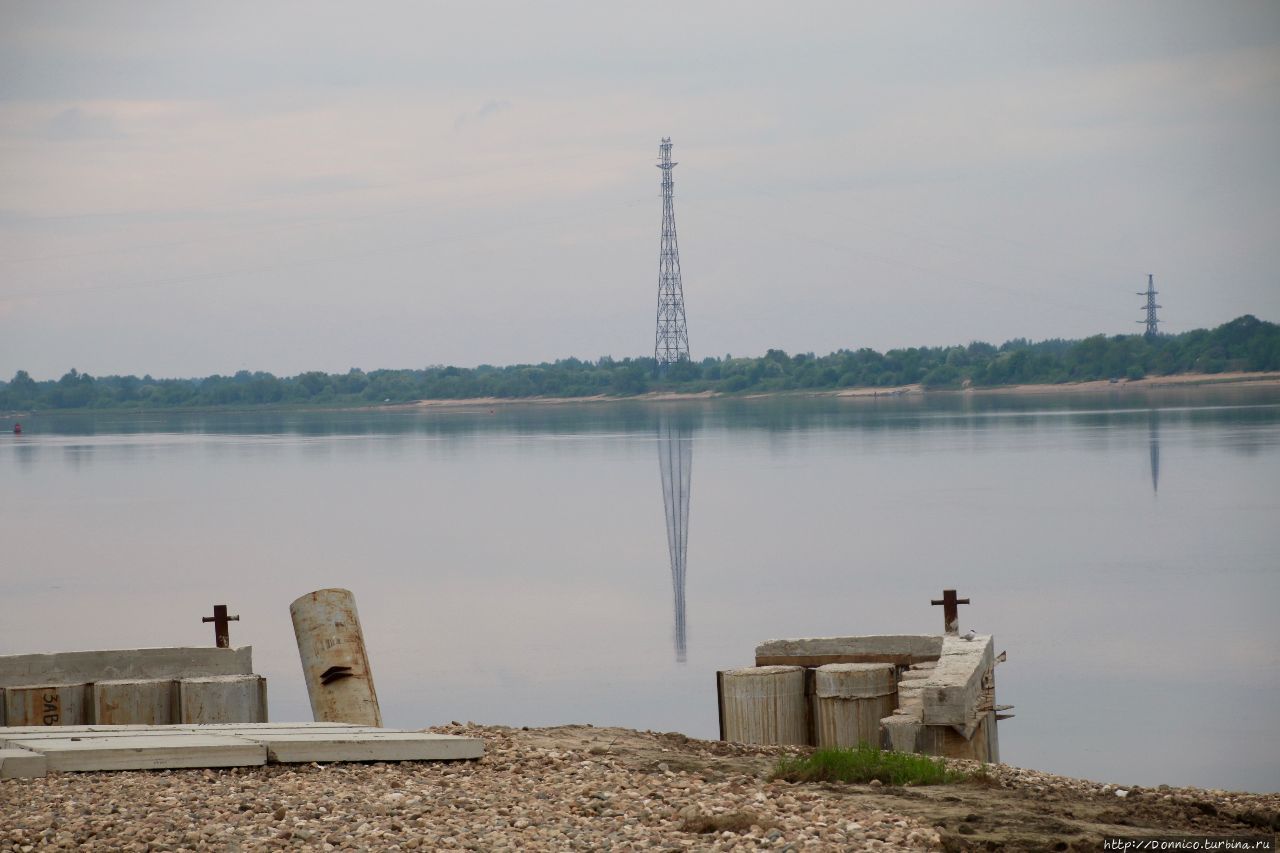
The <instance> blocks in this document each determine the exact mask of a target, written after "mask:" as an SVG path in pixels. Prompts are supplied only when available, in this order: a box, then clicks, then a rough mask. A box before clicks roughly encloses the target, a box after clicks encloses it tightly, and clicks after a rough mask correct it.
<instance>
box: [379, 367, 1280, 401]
mask: <svg viewBox="0 0 1280 853" xmlns="http://www.w3.org/2000/svg"><path fill="white" fill-rule="evenodd" d="M1223 386H1230V387H1232V388H1280V373H1246V372H1243V371H1241V372H1234V373H1179V374H1176V375H1174V376H1149V377H1147V378H1145V379H1121V380H1118V381H1116V382H1112V381H1110V380H1107V379H1097V380H1092V381H1089V382H1063V383H1060V384H1056V385H1054V384H1045V385H1000V386H996V387H991V388H975V387H968V388H963V389H958V390H955V389H953V390H934V391H928V392H926V391H925V390H924V389H923V388H922V387H921V386H920V385H919V384H912V385H899V386H893V387H888V388H839V389H835V390H823V391H770V392H762V393H755V394H742V395H732V394H723V393H720V392H718V391H700V392H698V393H690V394H684V393H677V392H672V391H653V392H650V393H648V394H635V395H632V396H626V397H619V396H612V395H608V394H594V395H592V396H589V397H466V398H462V399H457V400H415V401H414V402H412V403H390V404H386V405H382V406H374V407H372V408H378V409H454V408H467V409H475V408H490V409H492V408H496V407H498V406H511V405H563V404H578V403H620V402H630V403H636V402H639V403H667V402H680V401H691V400H716V399H739V400H760V399H768V398H774V397H837V398H870V399H875V398H881V397H904V396H918V395H922V394H925V393H929V394H1015V395H1038V394H1099V393H1102V392H1111V391H1152V390H1160V389H1167V388H1183V389H1191V388H1207V387H1223Z"/></svg>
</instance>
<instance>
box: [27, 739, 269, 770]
mask: <svg viewBox="0 0 1280 853" xmlns="http://www.w3.org/2000/svg"><path fill="white" fill-rule="evenodd" d="M7 746H9V747H11V748H12V747H18V748H21V749H28V750H31V751H32V752H39V753H40V754H42V755H43V756H44V757H45V759H46V760H47V762H48V764H47V767H48V769H49V770H51V771H57V772H71V771H96V770H161V769H174V768H181V767H254V766H259V765H262V764H266V763H267V750H266V747H264V746H263V745H262V744H260V743H254V742H253V741H250V740H245V739H243V738H238V737H232V736H230V735H199V734H194V733H191V732H182V733H176V732H175V733H173V734H171V735H170V736H169V737H148V736H145V735H144V736H138V737H128V736H122V737H107V738H99V737H93V736H92V735H91V734H90V735H88V736H83V737H79V736H71V737H65V738H39V739H31V740H11V741H8V742H7Z"/></svg>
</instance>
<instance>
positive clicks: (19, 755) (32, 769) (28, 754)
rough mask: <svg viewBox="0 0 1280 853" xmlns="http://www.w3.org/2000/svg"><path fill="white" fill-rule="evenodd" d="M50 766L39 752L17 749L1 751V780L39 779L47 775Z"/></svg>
mask: <svg viewBox="0 0 1280 853" xmlns="http://www.w3.org/2000/svg"><path fill="white" fill-rule="evenodd" d="M48 764H49V762H48V761H47V760H46V759H45V757H44V755H42V754H41V753H39V752H32V751H31V750H29V749H18V748H16V747H6V748H4V749H0V779H38V778H39V777H41V776H43V775H45V772H46V770H47V769H48Z"/></svg>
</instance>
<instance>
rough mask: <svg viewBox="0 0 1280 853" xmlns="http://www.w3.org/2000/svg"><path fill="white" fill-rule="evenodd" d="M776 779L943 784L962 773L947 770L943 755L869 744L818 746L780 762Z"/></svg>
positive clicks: (956, 780)
mask: <svg viewBox="0 0 1280 853" xmlns="http://www.w3.org/2000/svg"><path fill="white" fill-rule="evenodd" d="M771 778H773V779H781V780H784V781H787V782H863V783H865V782H870V781H871V780H872V779H879V780H880V782H882V783H883V784H885V785H944V784H947V783H949V782H958V781H960V780H961V779H963V778H964V774H963V773H957V772H955V771H953V770H948V769H947V765H946V764H945V763H944V762H943V761H942V759H940V758H930V757H929V756H927V755H916V754H915V753H911V752H891V751H888V750H881V749H878V748H877V747H874V746H868V745H867V744H865V743H864V744H859V745H858V746H857V747H854V748H852V749H819V750H815V751H814V752H812V753H810V754H809V755H803V756H794V757H792V756H788V757H784V758H783V759H782V760H781V761H779V762H778V766H777V767H775V768H774V770H773V775H772V777H771Z"/></svg>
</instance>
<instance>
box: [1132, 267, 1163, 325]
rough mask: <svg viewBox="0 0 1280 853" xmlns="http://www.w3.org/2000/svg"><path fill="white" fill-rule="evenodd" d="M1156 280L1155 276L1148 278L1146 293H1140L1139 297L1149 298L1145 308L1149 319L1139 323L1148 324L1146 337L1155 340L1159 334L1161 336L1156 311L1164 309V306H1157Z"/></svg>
mask: <svg viewBox="0 0 1280 853" xmlns="http://www.w3.org/2000/svg"><path fill="white" fill-rule="evenodd" d="M1154 279H1155V276H1151V275H1149V276H1147V289H1146V291H1145V292H1144V291H1139V292H1138V295H1139V296H1145V297H1147V304H1146V306H1145V307H1146V309H1147V319H1145V320H1139V321H1138V322H1139V323H1146V324H1147V331H1146V332H1145V333H1144V336H1145V337H1148V338H1154V337H1155V336H1156V335H1157V334H1159V329H1157V328H1156V326H1157V324H1158V323H1159V320H1157V319H1156V309H1157V308H1163V307H1164V306H1163V305H1157V304H1156V285H1155V280H1154Z"/></svg>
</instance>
